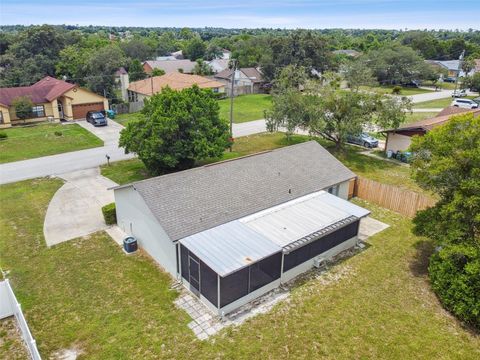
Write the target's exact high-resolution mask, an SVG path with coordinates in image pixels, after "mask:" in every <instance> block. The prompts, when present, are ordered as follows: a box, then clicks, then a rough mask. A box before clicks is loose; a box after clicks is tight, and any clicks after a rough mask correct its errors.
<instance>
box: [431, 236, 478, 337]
mask: <svg viewBox="0 0 480 360" xmlns="http://www.w3.org/2000/svg"><path fill="white" fill-rule="evenodd" d="M428 270H429V273H430V280H431V282H432V288H433V290H435V292H436V293H437V295H438V296H439V297H440V300H441V302H442V303H443V305H444V306H445V308H447V309H448V310H450V311H451V312H452V313H454V314H455V315H456V316H457V317H458V318H460V319H461V320H463V321H465V322H466V323H468V324H471V325H472V326H474V327H476V328H477V329H480V250H479V249H478V248H477V247H476V246H472V245H451V246H447V247H445V248H443V249H442V250H440V251H439V252H438V253H436V254H434V255H433V256H432V257H431V258H430V266H429V268H428Z"/></svg>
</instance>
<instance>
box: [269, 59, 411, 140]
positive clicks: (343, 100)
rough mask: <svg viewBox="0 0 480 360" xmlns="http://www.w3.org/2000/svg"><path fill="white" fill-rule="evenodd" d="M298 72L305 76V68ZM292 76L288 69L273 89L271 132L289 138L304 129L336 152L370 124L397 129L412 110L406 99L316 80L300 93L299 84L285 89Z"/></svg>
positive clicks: (308, 83) (270, 113)
mask: <svg viewBox="0 0 480 360" xmlns="http://www.w3.org/2000/svg"><path fill="white" fill-rule="evenodd" d="M296 71H298V72H299V77H300V76H302V74H303V70H302V68H298V69H297V70H296ZM285 72H286V74H284V73H285ZM284 75H285V76H284ZM291 76H292V69H291V68H285V69H284V70H283V71H282V75H281V76H280V77H279V78H280V79H283V81H281V82H280V83H281V84H283V85H282V87H281V88H274V92H273V106H272V109H271V110H270V111H267V112H266V114H265V115H266V119H267V128H268V129H269V130H270V131H274V130H277V129H279V128H286V129H287V135H289V134H291V133H292V132H294V131H295V130H296V129H304V130H307V131H309V132H310V133H311V134H312V135H316V136H321V137H323V138H325V139H327V140H330V141H333V142H334V143H335V146H336V148H337V149H339V148H341V147H342V145H343V144H344V143H345V142H346V140H347V137H348V136H349V135H356V134H358V133H360V132H362V131H363V130H364V128H365V127H366V126H368V125H377V126H378V127H380V128H396V127H398V126H399V125H400V124H401V123H402V122H403V121H405V117H406V114H405V110H407V109H409V107H410V102H409V100H407V99H406V98H398V97H385V96H382V95H379V94H370V93H366V92H357V91H345V90H340V89H338V88H337V86H335V85H334V84H333V83H328V84H327V85H324V86H320V85H318V83H317V82H315V81H307V82H305V85H304V86H303V87H304V91H303V93H301V92H299V91H298V88H297V87H298V84H296V83H295V84H294V86H292V87H286V86H285V80H286V79H288V78H289V77H291Z"/></svg>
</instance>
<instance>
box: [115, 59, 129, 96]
mask: <svg viewBox="0 0 480 360" xmlns="http://www.w3.org/2000/svg"><path fill="white" fill-rule="evenodd" d="M115 83H116V84H117V86H118V87H119V88H120V91H121V93H122V99H123V100H124V101H127V100H128V92H127V89H128V86H129V85H130V78H129V76H128V73H127V70H125V68H124V67H120V68H118V70H117V71H116V72H115Z"/></svg>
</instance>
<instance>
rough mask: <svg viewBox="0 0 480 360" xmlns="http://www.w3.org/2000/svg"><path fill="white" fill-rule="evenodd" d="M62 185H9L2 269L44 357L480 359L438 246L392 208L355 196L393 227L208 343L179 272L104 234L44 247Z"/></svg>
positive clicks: (4, 195)
mask: <svg viewBox="0 0 480 360" xmlns="http://www.w3.org/2000/svg"><path fill="white" fill-rule="evenodd" d="M61 184H62V183H61V182H60V181H59V180H51V179H50V180H47V179H42V180H29V181H25V182H20V183H15V184H8V185H3V186H0V203H1V204H2V210H3V211H2V212H0V266H2V268H3V269H4V270H7V271H9V277H10V279H11V282H12V286H13V288H14V290H15V292H16V294H17V297H18V299H19V301H20V302H21V304H22V309H23V310H24V313H25V316H26V319H27V321H28V323H29V325H30V328H31V330H32V333H33V336H34V337H35V338H36V340H37V343H38V346H39V349H40V352H41V354H42V356H43V357H44V358H46V359H47V358H51V357H52V355H53V353H54V352H56V351H58V350H61V349H76V350H77V351H78V352H79V353H80V354H81V355H80V358H85V359H87V358H88V359H173V358H175V359H192V358H193V359H317V358H335V359H352V358H359V359H374V358H375V359H413V358H415V359H419V358H422V359H440V358H443V359H465V360H469V359H477V358H479V357H480V338H479V337H478V336H477V335H474V334H473V333H471V332H469V331H468V330H465V329H464V328H463V327H462V326H460V324H459V323H458V322H457V321H456V320H455V319H454V318H453V317H452V316H450V315H448V314H447V313H446V312H445V311H444V310H443V309H442V307H441V306H440V304H439V302H438V301H437V299H436V297H435V295H434V294H433V293H432V292H431V290H430V287H429V283H428V280H427V277H426V266H427V260H426V259H427V256H428V254H430V253H431V251H432V248H433V246H432V244H430V243H429V242H426V241H424V240H422V239H419V238H416V237H415V236H413V235H412V234H411V232H410V229H411V222H410V221H409V220H408V219H406V218H403V217H401V216H399V215H396V214H394V213H392V212H389V211H387V210H383V209H381V208H378V207H375V206H371V205H369V204H368V203H365V202H360V201H359V202H357V203H359V204H360V205H361V206H365V207H367V208H369V209H370V210H372V212H373V217H375V218H377V219H379V220H381V221H383V222H386V223H388V224H390V225H391V227H390V228H389V229H387V230H385V231H383V232H381V233H379V234H377V235H376V236H373V237H372V238H370V239H368V246H367V248H366V249H365V250H364V251H363V252H362V253H360V254H357V255H355V256H353V257H351V258H348V259H346V260H344V261H343V262H340V263H339V264H337V265H335V266H334V267H333V268H331V269H329V270H328V271H327V272H326V273H324V274H323V275H321V276H311V277H309V278H307V279H306V280H304V281H301V282H299V283H298V285H297V286H296V287H295V288H294V289H293V291H292V293H291V296H290V298H289V300H288V301H284V302H281V303H280V304H278V305H277V306H276V307H275V308H274V309H273V310H272V311H271V312H270V313H268V314H264V315H258V316H256V317H254V318H252V319H251V320H249V321H247V322H246V323H245V324H243V325H241V326H237V327H230V328H228V329H226V330H224V331H223V332H221V333H220V334H218V335H216V336H214V337H213V338H212V340H209V341H204V342H201V341H198V340H196V338H195V337H194V335H193V332H192V331H191V330H190V329H189V328H188V327H187V324H188V322H189V321H190V320H189V318H188V316H187V314H186V313H184V312H183V311H180V310H178V309H177V308H176V307H175V306H174V305H173V303H172V302H173V300H174V299H175V297H176V296H177V294H176V292H175V291H172V290H170V285H171V280H170V279H169V277H168V276H167V275H166V274H165V273H163V272H162V271H161V270H160V269H159V268H158V267H157V266H156V265H155V264H154V263H153V261H152V260H151V259H150V258H148V257H146V256H142V255H134V256H126V255H124V254H123V252H122V251H121V250H120V248H119V247H118V245H116V244H115V243H114V242H113V240H111V239H109V238H108V236H107V235H106V234H105V233H97V234H94V235H92V236H90V237H88V238H84V239H78V240H74V241H70V242H67V243H64V244H60V245H57V246H54V247H52V248H50V249H48V248H46V246H45V241H44V238H43V229H42V225H43V218H44V216H45V212H46V208H47V205H48V202H49V200H50V199H51V197H52V196H53V194H54V193H55V191H56V190H57V189H58V188H59V187H60V186H61ZM24 204H29V206H27V207H26V206H25V205H24ZM10 355H11V354H9V353H6V358H10V357H11V356H10Z"/></svg>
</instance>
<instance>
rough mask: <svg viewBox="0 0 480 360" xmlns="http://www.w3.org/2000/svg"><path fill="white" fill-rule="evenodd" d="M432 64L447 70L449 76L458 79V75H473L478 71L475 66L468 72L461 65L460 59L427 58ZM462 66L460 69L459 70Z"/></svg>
mask: <svg viewBox="0 0 480 360" xmlns="http://www.w3.org/2000/svg"><path fill="white" fill-rule="evenodd" d="M426 62H427V63H428V64H430V65H434V66H439V67H440V68H442V69H445V70H447V77H449V78H453V79H456V78H457V77H465V76H472V75H473V74H475V72H476V68H475V67H474V68H473V69H472V70H470V72H469V73H468V74H465V72H464V71H463V70H462V69H461V67H460V60H426ZM459 67H460V70H459Z"/></svg>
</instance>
